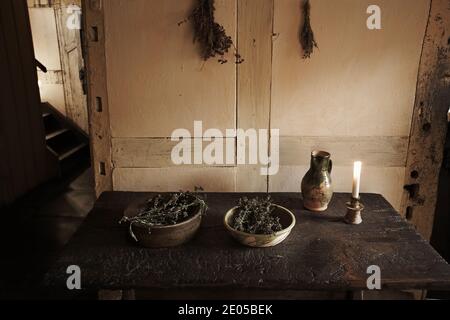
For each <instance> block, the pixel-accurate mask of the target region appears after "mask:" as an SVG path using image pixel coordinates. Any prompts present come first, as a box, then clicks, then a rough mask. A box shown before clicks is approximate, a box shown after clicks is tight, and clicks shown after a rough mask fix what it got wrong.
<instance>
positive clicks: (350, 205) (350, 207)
mask: <svg viewBox="0 0 450 320" xmlns="http://www.w3.org/2000/svg"><path fill="white" fill-rule="evenodd" d="M346 205H347V214H346V215H345V218H344V220H345V222H346V223H348V224H360V223H361V222H362V218H361V211H363V210H364V205H363V204H362V203H361V201H360V198H353V197H352V199H351V200H350V201H349V202H347V203H346Z"/></svg>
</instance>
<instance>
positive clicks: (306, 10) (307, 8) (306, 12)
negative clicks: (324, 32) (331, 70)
mask: <svg viewBox="0 0 450 320" xmlns="http://www.w3.org/2000/svg"><path fill="white" fill-rule="evenodd" d="M310 16H311V5H310V3H309V0H304V2H303V21H304V23H303V26H302V29H301V31H300V43H301V45H302V48H303V59H306V58H310V57H311V54H312V53H313V51H314V48H317V49H318V48H319V47H318V45H317V42H316V40H315V39H314V32H313V30H312V28H311V17H310Z"/></svg>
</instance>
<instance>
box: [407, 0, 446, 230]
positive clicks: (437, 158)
mask: <svg viewBox="0 0 450 320" xmlns="http://www.w3.org/2000/svg"><path fill="white" fill-rule="evenodd" d="M449 37H450V0H431V3H430V15H429V19H428V24H427V29H426V33H425V38H424V43H423V48H422V57H421V61H420V66H419V74H418V80H417V91H416V101H415V105H414V112H413V119H412V127H411V135H410V143H409V150H408V157H407V163H406V178H405V195H404V197H403V201H402V211H401V212H402V214H403V215H405V216H406V218H407V219H408V220H410V221H411V222H412V223H413V224H414V225H415V226H416V228H417V230H418V231H419V232H420V233H421V234H422V235H423V236H424V237H425V238H426V239H430V237H431V233H432V229H433V218H434V213H435V208H436V199H437V188H438V177H439V170H440V168H441V164H442V159H443V148H444V143H445V136H446V130H447V110H448V108H449V101H450V55H449V48H450V38H449Z"/></svg>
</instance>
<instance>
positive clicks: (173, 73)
mask: <svg viewBox="0 0 450 320" xmlns="http://www.w3.org/2000/svg"><path fill="white" fill-rule="evenodd" d="M195 3H196V1H192V0H181V1H180V0H165V1H148V0H136V1H128V0H108V1H104V7H105V25H106V33H107V35H108V37H107V39H106V57H107V60H106V62H107V69H108V75H107V77H108V94H109V104H110V111H111V113H110V115H111V132H112V136H113V137H155V138H161V137H170V135H171V133H172V132H173V130H175V129H178V128H191V127H192V124H193V122H194V120H202V121H203V125H204V127H205V128H217V129H220V130H222V131H224V130H225V129H232V128H234V127H235V126H236V65H235V64H234V63H233V62H234V56H233V52H232V51H233V50H230V52H229V53H228V54H226V59H227V60H228V63H226V64H220V63H218V61H217V60H218V58H219V57H216V58H212V59H210V60H208V61H206V62H205V61H203V59H202V58H201V55H200V50H199V47H198V43H193V41H192V39H193V31H192V24H191V23H185V24H182V25H180V26H179V25H178V22H180V21H182V20H184V19H185V18H187V17H188V16H189V13H190V12H191V10H192V9H193V7H194V5H195ZM236 3H237V1H236V0H217V1H215V7H216V11H215V18H216V20H217V22H218V23H220V24H222V25H223V26H224V28H225V30H226V32H227V34H228V35H229V36H231V37H232V39H233V41H235V40H236V28H237V26H236V21H237V19H236V17H237V16H236V15H237V13H236ZM124 21H126V23H124ZM137 30H141V31H140V32H137Z"/></svg>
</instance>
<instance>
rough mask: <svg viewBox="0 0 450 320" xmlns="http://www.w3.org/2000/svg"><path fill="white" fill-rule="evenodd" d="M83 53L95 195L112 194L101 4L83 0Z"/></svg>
mask: <svg viewBox="0 0 450 320" xmlns="http://www.w3.org/2000/svg"><path fill="white" fill-rule="evenodd" d="M82 4H83V9H82V10H83V29H84V37H83V41H84V49H85V59H86V66H87V70H88V71H87V78H88V99H87V100H88V113H89V131H90V137H91V158H92V168H93V171H94V175H95V192H96V194H97V196H99V195H100V194H101V193H102V192H103V191H110V190H112V187H113V186H112V162H111V133H110V126H109V112H108V92H107V84H106V57H105V32H104V12H103V10H104V7H103V1H102V0H84V1H83V2H82Z"/></svg>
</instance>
